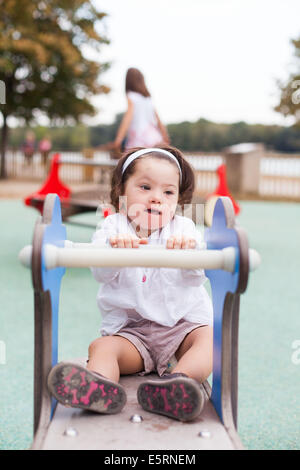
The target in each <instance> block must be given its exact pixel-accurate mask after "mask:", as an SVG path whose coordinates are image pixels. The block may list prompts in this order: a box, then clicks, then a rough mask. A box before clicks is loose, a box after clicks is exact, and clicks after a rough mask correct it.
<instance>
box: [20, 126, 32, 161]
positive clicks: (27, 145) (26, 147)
mask: <svg viewBox="0 0 300 470" xmlns="http://www.w3.org/2000/svg"><path fill="white" fill-rule="evenodd" d="M22 150H23V153H24V157H25V162H26V163H27V165H29V163H31V161H32V157H33V154H34V152H35V135H34V133H33V132H32V131H29V132H27V133H26V136H25V141H24V143H23V145H22Z"/></svg>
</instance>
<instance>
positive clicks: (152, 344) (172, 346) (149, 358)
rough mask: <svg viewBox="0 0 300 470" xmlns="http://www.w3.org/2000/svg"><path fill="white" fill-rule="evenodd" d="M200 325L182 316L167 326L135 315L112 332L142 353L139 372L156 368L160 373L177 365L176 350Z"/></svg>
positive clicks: (144, 372) (168, 370)
mask: <svg viewBox="0 0 300 470" xmlns="http://www.w3.org/2000/svg"><path fill="white" fill-rule="evenodd" d="M201 326H204V325H201V324H199V323H191V322H189V321H186V320H183V319H182V320H179V322H178V323H176V325H174V326H172V327H168V326H163V325H160V324H158V323H155V322H153V321H150V320H145V319H144V318H142V317H141V316H139V315H138V314H136V315H135V318H132V317H131V318H130V319H129V320H128V322H127V323H126V325H125V326H124V327H123V328H121V329H120V330H119V331H118V332H117V333H115V335H117V336H122V337H123V338H126V339H128V340H129V341H130V342H131V343H132V344H133V345H134V346H135V347H136V349H137V350H138V351H139V353H140V355H141V356H142V359H143V361H144V371H142V372H139V374H138V375H145V374H149V373H150V372H153V371H155V372H157V373H158V375H159V376H161V375H163V374H164V373H165V372H168V373H169V372H171V371H172V369H173V368H174V366H175V365H176V362H177V361H176V358H175V353H176V351H177V349H178V348H179V346H180V345H181V343H182V341H183V340H184V338H185V337H186V335H187V334H189V333H190V332H191V331H193V330H195V329H196V328H199V327H201Z"/></svg>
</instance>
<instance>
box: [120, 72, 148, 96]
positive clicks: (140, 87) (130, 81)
mask: <svg viewBox="0 0 300 470" xmlns="http://www.w3.org/2000/svg"><path fill="white" fill-rule="evenodd" d="M125 91H126V93H128V91H135V92H136V93H140V94H141V95H143V96H145V97H148V96H151V95H150V93H149V91H148V88H147V87H146V84H145V79H144V75H143V74H142V72H140V71H139V70H138V69H135V68H133V67H132V68H130V69H128V70H127V74H126V80H125Z"/></svg>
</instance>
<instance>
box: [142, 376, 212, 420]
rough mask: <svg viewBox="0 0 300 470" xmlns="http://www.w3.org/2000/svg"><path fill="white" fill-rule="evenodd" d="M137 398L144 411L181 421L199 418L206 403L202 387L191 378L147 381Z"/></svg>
mask: <svg viewBox="0 0 300 470" xmlns="http://www.w3.org/2000/svg"><path fill="white" fill-rule="evenodd" d="M170 375H171V374H170ZM137 397H138V402H139V404H140V405H141V407H142V408H143V409H144V410H146V411H150V412H151V413H158V414H162V415H165V416H168V417H169V418H174V419H177V420H179V421H191V420H193V419H194V418H196V417H197V416H199V414H200V413H201V411H202V409H203V406H204V402H205V398H204V394H203V391H202V389H201V387H200V385H199V384H198V382H196V380H194V379H191V378H189V377H173V378H172V377H170V378H158V379H150V380H147V381H146V382H144V383H142V384H141V385H140V386H139V388H138V392H137Z"/></svg>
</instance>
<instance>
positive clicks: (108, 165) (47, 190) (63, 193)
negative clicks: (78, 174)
mask: <svg viewBox="0 0 300 470" xmlns="http://www.w3.org/2000/svg"><path fill="white" fill-rule="evenodd" d="M64 163H67V164H68V165H84V166H87V167H88V166H94V167H97V166H98V167H101V168H102V169H112V168H114V167H115V166H116V161H114V160H103V161H93V160H92V159H88V158H81V159H70V158H62V157H61V156H60V154H58V153H56V154H55V155H53V157H52V161H51V167H50V171H49V175H48V177H47V179H46V181H45V182H44V183H43V185H42V187H41V188H40V189H39V190H38V191H36V192H35V193H33V194H30V195H29V196H27V197H26V198H25V199H24V203H25V205H27V206H31V207H35V208H36V209H37V210H38V211H39V212H40V213H41V214H42V213H43V207H44V202H45V198H46V196H47V194H52V193H53V194H57V195H58V196H59V197H60V200H61V206H62V218H63V220H64V221H68V222H69V220H68V218H69V217H70V216H71V215H75V214H79V213H82V212H87V211H96V209H97V208H98V207H99V202H100V201H106V202H108V200H109V192H110V189H109V187H103V185H102V186H101V185H97V186H95V187H92V188H90V189H89V190H83V191H77V192H76V191H72V190H71V188H70V187H69V186H67V185H66V184H65V183H64V182H63V181H62V180H61V179H60V177H59V168H60V166H61V165H63V164H64ZM108 213H109V212H107V211H106V212H105V209H104V210H103V215H108Z"/></svg>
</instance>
